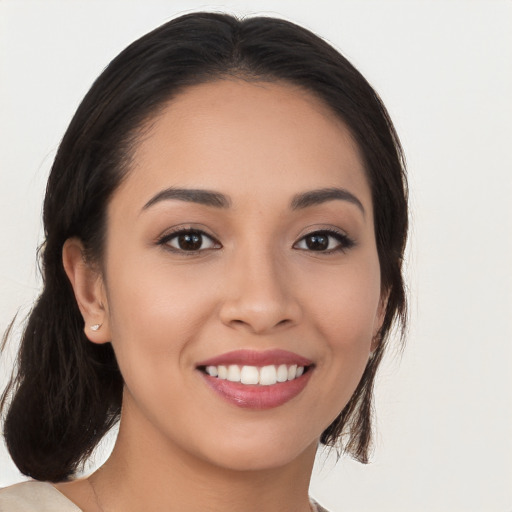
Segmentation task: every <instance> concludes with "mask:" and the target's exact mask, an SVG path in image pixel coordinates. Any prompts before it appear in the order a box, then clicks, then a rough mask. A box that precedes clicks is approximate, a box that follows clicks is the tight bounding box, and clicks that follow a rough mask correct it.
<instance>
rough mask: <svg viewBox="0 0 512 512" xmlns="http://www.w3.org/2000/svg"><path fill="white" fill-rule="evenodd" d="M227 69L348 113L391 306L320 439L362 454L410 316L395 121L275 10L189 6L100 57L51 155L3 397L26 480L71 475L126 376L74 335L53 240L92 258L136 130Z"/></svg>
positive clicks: (105, 349)
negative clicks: (231, 11)
mask: <svg viewBox="0 0 512 512" xmlns="http://www.w3.org/2000/svg"><path fill="white" fill-rule="evenodd" d="M224 77H239V78H242V79H244V80H251V81H280V82H284V83H290V84H294V85H298V86H300V87H302V88H303V89H305V90H307V91H309V92H311V93H313V94H314V95H316V96H317V97H318V98H320V99H321V100H322V101H323V102H324V103H325V104H326V105H327V106H328V107H329V108H330V109H331V110H332V111H333V112H334V113H335V114H336V115H337V116H338V117H339V118H340V119H341V120H342V121H343V122H344V123H345V125H346V126H347V127H348V128H349V130H350V131H351V133H352V136H353V137H354V139H355V140H356V142H357V144H358V146H359V149H360V152H361V155H362V157H363V160H364V164H365V171H366V175H367V179H368V182H369V184H370V188H371V192H372V200H373V210H374V223H375V236H376V241H377V250H378V255H379V261H380V268H381V282H382V293H383V296H385V297H387V306H386V311H385V318H384V322H383V325H382V328H381V329H380V332H379V334H378V336H379V340H378V347H377V349H376V351H375V352H374V354H373V355H372V357H370V359H369V361H368V364H367V367H366V369H365V371H364V374H363V376H362V379H361V381H360V383H359V385H358V387H357V389H356V391H355V392H354V394H353V396H352V398H351V399H350V401H349V402H348V404H347V405H346V407H345V408H344V409H343V411H341V413H340V414H339V416H338V417H337V418H336V420H335V421H334V422H333V423H332V424H331V425H330V426H329V427H328V428H327V429H326V430H325V431H324V432H323V434H322V436H321V441H322V443H324V444H326V445H329V446H336V447H337V448H338V449H339V450H340V453H341V452H345V453H349V454H351V455H352V456H353V457H355V458H356V459H357V460H360V461H362V462H367V460H368V453H369V448H370V444H371V432H372V429H371V422H372V392H373V384H374V379H375V375H376V371H377V368H378V366H379V364H380V362H381V359H382V356H383V354H384V351H385V349H386V345H387V339H388V337H389V336H388V335H389V333H390V329H391V328H392V326H393V324H394V323H395V322H397V323H398V324H399V325H400V326H401V327H404V326H405V320H406V297H405V292H404V283H403V278H402V257H403V252H404V247H405V242H406V236H407V224H408V210H407V184H406V178H405V165H404V159H403V155H402V150H401V147H400V143H399V140H398V137H397V135H396V133H395V130H394V128H393V124H392V122H391V120H390V118H389V116H388V113H387V111H386V109H385V107H384V105H383V104H382V102H381V100H380V99H379V97H378V95H377V93H376V92H375V91H374V90H373V89H372V87H371V86H370V85H369V84H368V82H367V81H366V80H365V78H364V77H363V76H362V75H361V74H360V73H359V72H358V71H357V70H356V69H355V68H354V66H352V65H351V64H350V63H349V62H348V61H347V59H345V58H344V57H343V56H342V55H341V54H340V53H339V52H337V51H336V50H335V49H334V48H333V47H331V46H330V45H329V44H327V43H326V42H324V41H323V40H322V39H320V38H319V37H317V36H316V35H314V34H313V33H311V32H309V31H308V30H306V29H304V28H301V27H299V26H297V25H294V24H293V23H290V22H288V21H284V20H280V19H274V18H267V17H254V18H246V19H242V20H240V19H237V18H235V17H232V16H229V15H225V14H212V13H194V14H188V15H185V16H181V17H179V18H177V19H174V20H172V21H170V22H168V23H166V24H165V25H162V26H161V27H159V28H157V29H155V30H154V31H152V32H150V33H149V34H147V35H145V36H144V37H142V38H141V39H139V40H137V41H135V42H134V43H133V44H131V45H130V46H129V47H128V48H126V49H125V50H124V51H123V52H122V53H121V54H120V55H119V56H117V57H116V58H115V59H114V60H113V61H112V62H111V63H110V65H109V66H108V67H107V68H106V69H105V71H104V72H103V73H102V74H101V75H100V77H99V78H98V79H97V80H96V82H95V83H94V84H93V86H92V87H91V89H90V90H89V92H88V93H87V95H86V96H85V98H84V99H83V101H82V103H81V105H80V106H79V108H78V110H77V112H76V114H75V116H74V117H73V119H72V121H71V123H70V125H69V128H68V129H67V131H66V133H65V135H64V137H63V139H62V142H61V144H60V147H59V150H58V153H57V156H56V158H55V162H54V164H53V167H52V170H51V173H50V177H49V180H48V186H47V190H46V197H45V201H44V213H43V220H44V227H45V241H44V244H43V246H42V247H41V250H40V258H41V270H42V275H43V280H44V287H43V290H42V293H41V295H40V296H39V298H38V299H37V302H36V304H35V306H34V308H33V310H32V312H31V314H30V316H29V318H28V321H27V323H26V327H25V330H24V333H23V336H22V340H21V347H20V351H19V356H18V362H17V368H16V373H15V375H14V377H13V379H12V380H11V382H10V383H9V385H8V387H7V389H6V391H5V392H4V394H3V397H2V402H1V407H2V409H3V410H7V414H6V417H5V424H4V436H5V439H6V442H7V446H8V449H9V452H10V454H11V457H12V459H13V460H14V462H15V463H16V465H17V466H18V468H19V469H20V471H21V472H22V473H24V474H26V475H29V476H31V477H32V478H35V479H38V480H48V481H53V482H56V481H62V480H65V479H68V478H69V477H71V476H72V475H73V474H74V473H75V472H76V471H77V468H78V467H79V465H80V464H81V463H82V462H84V461H85V460H86V458H87V457H88V456H89V455H90V454H91V452H92V450H93V449H94V447H95V446H96V445H97V443H98V442H99V441H100V440H101V438H102V437H103V435H104V434H105V433H106V432H107V431H108V430H109V429H110V428H111V427H112V426H113V425H114V424H115V423H116V422H117V421H118V419H119V415H120V410H121V399H122V389H123V378H122V376H121V373H120V371H119V368H118V365H117V362H116V359H115V356H114V352H113V350H112V347H111V345H110V344H106V345H97V344H93V343H91V342H89V341H88V339H87V338H86V336H85V334H84V332H83V327H84V323H83V319H82V316H81V315H80V311H79V309H78V307H77V304H76V301H75V298H74V294H73V290H72V288H71V285H70V283H69V281H68V279H67V276H66V274H65V272H64V268H63V264H62V247H63V244H64V242H65V240H66V239H68V238H70V237H78V238H79V239H81V241H82V243H83V245H84V247H85V248H86V252H87V258H88V259H89V260H90V261H93V262H98V263H99V264H101V261H102V250H103V247H104V242H105V239H104V238H105V232H106V229H105V225H106V209H107V205H108V202H109V200H110V198H111V196H112V194H113V192H114V191H115V190H116V188H117V187H118V186H119V184H120V182H121V181H122V180H123V178H124V177H125V176H126V174H127V173H128V172H129V169H130V158H131V155H132V153H133V151H134V147H135V145H136V142H137V139H138V135H139V132H140V129H141V127H142V126H144V124H145V122H146V121H147V120H148V119H150V118H151V117H152V116H154V115H155V114H157V113H158V112H159V111H160V110H161V109H162V108H163V106H164V105H165V104H166V103H167V102H169V101H170V100H172V98H173V97H175V96H176V95H178V94H179V93H180V92H181V91H183V90H184V89H185V88H186V87H189V86H191V85H195V84H199V83H205V82H209V81H214V80H218V79H221V78H224Z"/></svg>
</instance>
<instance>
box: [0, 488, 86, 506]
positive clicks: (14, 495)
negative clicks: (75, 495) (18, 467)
mask: <svg viewBox="0 0 512 512" xmlns="http://www.w3.org/2000/svg"><path fill="white" fill-rule="evenodd" d="M0 512H82V510H81V509H79V508H78V507H77V506H76V505H75V504H74V503H73V502H72V501H70V500H68V498H66V496H64V494H61V493H60V492H59V491H58V490H57V489H55V487H53V485H52V484H49V483H47V482H36V481H30V482H22V483H21V484H16V485H11V486H10V487H5V488H3V489H0Z"/></svg>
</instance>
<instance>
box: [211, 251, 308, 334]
mask: <svg viewBox="0 0 512 512" xmlns="http://www.w3.org/2000/svg"><path fill="white" fill-rule="evenodd" d="M290 277H291V276H290V275H289V273H288V272H286V270H285V265H283V263H282V262H279V261H278V258H276V257H275V256H273V255H272V254H271V252H270V251H268V252H267V253H266V254H262V253H261V252H258V253H254V252H252V253H250V254H248V253H247V252H246V253H245V254H239V255H238V256H237V257H236V258H234V261H231V262H230V266H229V270H228V271H227V279H226V282H225V286H223V290H224V300H223V302H222V305H221V308H220V319H221V321H222V322H223V323H224V324H225V325H227V326H229V327H231V328H236V329H243V330H247V331H249V332H251V333H253V334H266V333H270V332H273V331H275V330H277V329H283V328H286V327H290V326H293V325H296V324H297V323H298V322H299V320H300V318H301V315H302V310H301V307H300V304H299V301H298V300H297V297H296V296H295V294H294V293H293V283H292V282H291V280H290Z"/></svg>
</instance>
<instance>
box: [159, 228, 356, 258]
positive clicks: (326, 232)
mask: <svg viewBox="0 0 512 512" xmlns="http://www.w3.org/2000/svg"><path fill="white" fill-rule="evenodd" d="M186 235H189V236H194V235H195V236H197V237H198V238H199V243H200V247H198V248H197V249H188V250H187V249H183V248H180V247H173V246H171V245H170V242H171V241H172V240H175V239H177V238H178V237H180V236H186ZM312 236H317V237H319V236H326V237H327V238H328V239H329V238H334V239H335V240H336V242H337V246H336V247H334V248H331V249H327V250H317V251H316V250H314V249H311V248H308V247H305V248H300V247H297V245H298V244H300V243H301V242H305V241H306V239H307V238H308V237H312ZM205 238H207V239H209V240H210V241H211V244H212V247H206V248H203V247H202V245H203V243H204V239H205ZM305 243H306V244H307V242H305ZM157 245H162V246H165V249H166V250H169V251H171V252H176V253H180V254H184V255H187V256H194V255H197V254H198V253H200V252H203V251H207V250H211V249H220V248H222V245H221V243H220V242H219V241H218V240H216V239H215V238H213V237H212V236H210V235H209V234H208V233H206V232H204V231H203V230H201V229H194V228H180V229H177V230H176V231H172V232H171V233H167V234H166V235H164V236H162V237H161V238H160V239H158V241H157ZM328 245H330V241H328ZM354 245H355V241H354V240H352V239H351V238H350V237H348V236H347V235H346V234H345V233H342V232H340V231H336V230H334V229H320V230H317V231H311V232H310V233H307V234H306V235H304V236H302V237H301V238H300V239H299V240H298V241H297V242H296V243H295V244H293V248H294V249H296V250H300V251H309V252H316V253H320V254H332V253H336V252H345V251H347V250H349V249H351V248H352V247H354Z"/></svg>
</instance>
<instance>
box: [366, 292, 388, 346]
mask: <svg viewBox="0 0 512 512" xmlns="http://www.w3.org/2000/svg"><path fill="white" fill-rule="evenodd" d="M388 298H389V293H388V292H385V293H381V296H380V300H379V306H378V308H377V314H376V315H375V323H374V326H373V338H372V344H371V347H370V350H371V353H372V354H373V353H374V352H375V351H376V350H377V348H378V347H379V344H380V342H381V339H380V335H379V333H380V330H381V328H382V324H383V323H384V318H385V317H386V309H387V307H388Z"/></svg>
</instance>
